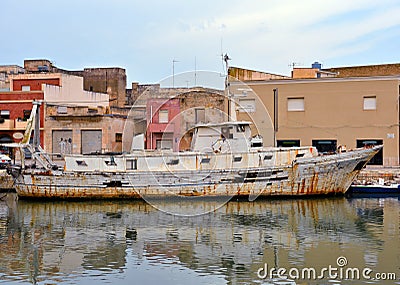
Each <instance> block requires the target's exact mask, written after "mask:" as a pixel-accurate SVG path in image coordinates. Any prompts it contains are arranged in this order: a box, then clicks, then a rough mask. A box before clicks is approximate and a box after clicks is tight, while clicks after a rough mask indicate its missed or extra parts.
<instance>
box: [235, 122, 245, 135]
mask: <svg viewBox="0 0 400 285" xmlns="http://www.w3.org/2000/svg"><path fill="white" fill-rule="evenodd" d="M245 130H246V125H243V124H240V125H237V126H236V132H237V133H244V131H245Z"/></svg>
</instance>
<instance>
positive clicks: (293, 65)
mask: <svg viewBox="0 0 400 285" xmlns="http://www.w3.org/2000/svg"><path fill="white" fill-rule="evenodd" d="M300 65H302V64H301V63H300V62H291V63H289V64H288V66H289V67H290V68H292V69H293V68H295V66H300Z"/></svg>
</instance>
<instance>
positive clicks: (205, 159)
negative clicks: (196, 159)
mask: <svg viewBox="0 0 400 285" xmlns="http://www.w3.org/2000/svg"><path fill="white" fill-rule="evenodd" d="M200 163H201V164H203V163H210V158H209V157H203V158H202V159H201V161H200Z"/></svg>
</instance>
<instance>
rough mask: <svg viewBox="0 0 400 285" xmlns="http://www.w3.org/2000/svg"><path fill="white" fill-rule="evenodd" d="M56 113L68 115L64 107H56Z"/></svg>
mask: <svg viewBox="0 0 400 285" xmlns="http://www.w3.org/2000/svg"><path fill="white" fill-rule="evenodd" d="M57 113H58V114H68V109H67V107H66V106H58V107H57Z"/></svg>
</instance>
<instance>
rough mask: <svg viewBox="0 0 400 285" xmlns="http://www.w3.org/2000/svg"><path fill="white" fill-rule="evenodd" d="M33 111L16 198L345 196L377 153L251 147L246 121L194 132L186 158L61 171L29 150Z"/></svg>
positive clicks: (131, 158)
mask: <svg viewBox="0 0 400 285" xmlns="http://www.w3.org/2000/svg"><path fill="white" fill-rule="evenodd" d="M38 105H39V103H38V104H34V106H33V110H32V114H31V117H30V119H29V120H28V124H27V125H28V128H27V130H26V132H25V135H24V139H23V143H22V145H23V146H28V147H30V150H31V152H32V153H33V158H34V160H35V161H37V164H36V165H35V167H34V168H26V167H24V165H22V167H21V168H18V167H16V168H14V169H12V171H11V173H12V174H13V176H14V177H15V187H16V191H17V193H18V196H19V197H21V198H58V199H84V198H95V199H99V198H145V199H146V197H147V198H148V197H164V198H165V197H167V196H174V197H186V196H211V197H221V196H223V197H233V196H251V197H253V198H256V197H259V196H304V195H321V194H337V193H341V194H343V193H344V192H345V191H346V190H347V189H348V187H349V186H350V184H351V182H352V180H353V179H354V177H355V176H356V175H357V174H358V173H359V172H360V170H361V169H362V168H363V167H364V165H365V164H366V163H367V162H368V161H369V160H370V159H371V158H372V157H373V156H374V155H375V154H376V153H377V152H378V151H379V150H380V149H381V148H382V146H375V147H373V148H361V149H356V150H353V151H348V152H343V153H337V154H331V155H323V156H320V155H319V154H318V152H317V150H316V148H314V147H293V148H264V147H262V146H261V145H260V143H259V141H258V142H257V143H255V144H254V143H253V142H252V140H251V130H250V124H249V123H248V122H237V121H233V122H225V123H220V124H206V125H199V126H196V127H195V129H194V135H193V140H192V149H191V151H189V152H179V153H174V152H170V151H159V152H150V151H146V150H144V149H141V150H137V151H135V150H133V151H131V152H130V153H127V154H120V155H116V154H110V155H66V156H65V166H64V168H63V169H60V168H59V167H57V165H55V164H54V163H53V162H52V161H51V159H50V157H49V156H48V155H47V154H46V153H45V152H44V151H43V149H42V148H41V147H40V144H39V143H38V141H39V136H37V135H35V137H37V139H36V140H34V145H33V146H32V145H29V144H28V138H29V137H30V135H31V132H32V126H33V122H34V121H36V124H35V129H36V130H38V129H39V128H38V124H39V120H35V118H38V117H39V115H38V112H39V110H40V108H38ZM36 133H38V132H36ZM136 140H137V138H134V141H136ZM21 156H22V157H23V152H22V151H21Z"/></svg>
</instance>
